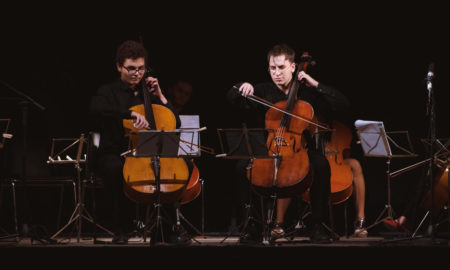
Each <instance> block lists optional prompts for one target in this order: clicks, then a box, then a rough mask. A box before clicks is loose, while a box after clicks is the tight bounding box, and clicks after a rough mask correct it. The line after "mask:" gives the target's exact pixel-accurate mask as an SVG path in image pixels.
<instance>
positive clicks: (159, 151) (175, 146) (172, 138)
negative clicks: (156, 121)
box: [128, 130, 198, 245]
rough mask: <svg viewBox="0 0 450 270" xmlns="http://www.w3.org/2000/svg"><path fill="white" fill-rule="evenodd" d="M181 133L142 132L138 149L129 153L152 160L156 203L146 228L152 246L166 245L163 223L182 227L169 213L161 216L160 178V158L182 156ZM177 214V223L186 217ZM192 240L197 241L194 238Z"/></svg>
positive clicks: (138, 135)
mask: <svg viewBox="0 0 450 270" xmlns="http://www.w3.org/2000/svg"><path fill="white" fill-rule="evenodd" d="M180 133H181V131H180V130H172V131H164V130H161V131H160V130H140V131H138V132H137V146H136V149H132V150H131V151H128V153H131V155H129V156H132V157H143V158H149V157H150V158H151V164H150V166H151V167H152V169H153V172H154V174H155V194H156V199H155V202H154V203H153V208H154V209H153V211H152V215H151V216H150V218H149V222H148V223H149V224H151V225H150V226H149V225H146V226H145V227H148V231H149V232H150V233H151V235H152V237H151V240H150V245H159V244H165V243H166V241H165V237H164V230H163V223H166V224H167V225H169V226H170V227H171V228H175V226H181V224H180V223H179V222H178V223H177V224H176V225H175V224H174V223H173V222H171V221H170V220H169V219H168V215H167V213H165V217H163V216H162V214H161V211H164V209H163V208H162V202H161V177H160V172H161V171H160V169H161V162H160V158H175V157H181V156H182V155H181V154H180V153H179V148H180ZM169 181H170V180H169ZM176 214H177V221H179V220H178V218H183V220H184V216H182V215H181V213H180V211H179V209H178V210H177V212H176ZM185 221H186V220H185ZM188 224H190V223H188ZM190 225H192V224H190ZM153 229H154V230H155V231H154V233H152V232H153ZM196 231H198V230H196ZM191 239H193V240H194V241H197V240H195V239H194V238H191ZM197 242H198V241H197Z"/></svg>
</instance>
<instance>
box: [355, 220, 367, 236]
mask: <svg viewBox="0 0 450 270" xmlns="http://www.w3.org/2000/svg"><path fill="white" fill-rule="evenodd" d="M354 226H355V232H354V233H353V236H354V237H367V235H368V232H367V229H366V220H365V219H364V218H360V219H357V220H356V221H355V224H354Z"/></svg>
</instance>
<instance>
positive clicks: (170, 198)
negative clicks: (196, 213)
mask: <svg viewBox="0 0 450 270" xmlns="http://www.w3.org/2000/svg"><path fill="white" fill-rule="evenodd" d="M142 84H143V87H142V91H143V97H144V104H141V105H136V106H133V107H131V108H130V110H131V111H135V112H137V113H139V114H142V115H145V117H146V119H147V121H148V122H149V123H150V125H151V126H150V127H149V128H152V129H155V130H160V131H171V130H175V128H176V118H175V115H174V114H173V112H172V111H171V110H170V109H168V108H167V107H165V106H162V105H158V104H152V103H151V100H150V93H149V91H148V88H147V85H146V84H145V83H142ZM123 127H124V129H125V135H126V136H129V137H130V141H131V144H132V147H133V148H132V149H136V147H137V132H138V131H139V130H138V129H137V128H135V127H134V125H133V122H132V120H130V119H124V120H123ZM156 166H157V167H158V169H159V170H158V171H159V186H158V185H157V183H156V182H157V177H156V176H157V175H155V169H156ZM123 175H124V181H125V184H124V192H125V194H126V195H127V197H128V198H129V199H131V200H133V201H135V202H137V203H147V204H149V203H152V202H153V201H155V199H156V197H157V196H158V195H159V196H160V197H159V198H160V200H161V202H175V201H177V200H180V199H181V197H182V195H183V193H184V191H185V189H186V184H187V183H188V180H189V177H190V176H189V168H188V165H187V163H186V160H185V159H184V158H182V157H161V158H160V157H153V158H152V157H133V156H127V157H126V158H125V163H124V166H123Z"/></svg>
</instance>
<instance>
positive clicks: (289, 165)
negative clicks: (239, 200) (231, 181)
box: [247, 52, 314, 196]
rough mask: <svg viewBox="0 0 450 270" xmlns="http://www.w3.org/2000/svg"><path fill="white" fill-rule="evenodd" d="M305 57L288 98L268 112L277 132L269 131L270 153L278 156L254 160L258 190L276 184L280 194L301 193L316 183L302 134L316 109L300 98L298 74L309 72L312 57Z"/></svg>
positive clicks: (253, 176)
mask: <svg viewBox="0 0 450 270" xmlns="http://www.w3.org/2000/svg"><path fill="white" fill-rule="evenodd" d="M301 60H302V61H301V62H300V63H299V64H298V67H297V71H296V72H295V76H293V81H292V84H291V87H290V91H289V96H288V99H287V100H284V101H280V102H277V103H276V104H274V106H273V107H272V106H271V108H270V109H268V111H267V112H266V115H265V126H266V129H269V130H275V131H276V133H275V134H273V133H269V135H268V138H267V141H266V143H267V148H268V156H270V155H272V156H273V157H274V158H273V159H272V158H261V159H255V160H253V161H252V165H251V166H250V169H249V170H248V172H247V178H248V179H249V180H250V181H251V183H252V185H254V186H255V187H257V189H260V190H261V191H264V189H267V188H270V187H276V188H277V189H278V190H279V195H280V196H290V194H292V193H294V194H301V193H302V192H303V191H304V190H305V189H306V188H307V187H308V186H309V185H310V184H311V182H312V177H309V176H310V166H309V157H308V153H307V149H306V141H305V140H304V139H303V138H302V135H303V131H304V130H305V129H306V128H308V126H309V124H310V123H311V120H312V118H313V116H314V110H313V108H312V106H311V105H310V104H309V103H308V102H306V101H303V100H297V93H298V89H299V86H300V83H301V82H299V81H298V80H297V78H298V73H299V72H300V71H306V68H307V66H308V65H309V64H310V63H311V56H310V55H309V54H308V53H307V52H306V53H304V54H303V55H302V58H301ZM253 97H254V98H255V96H253ZM285 112H287V113H285ZM292 115H296V116H297V117H291V116H292ZM299 117H300V118H301V119H299ZM302 119H304V120H302ZM305 120H306V121H305Z"/></svg>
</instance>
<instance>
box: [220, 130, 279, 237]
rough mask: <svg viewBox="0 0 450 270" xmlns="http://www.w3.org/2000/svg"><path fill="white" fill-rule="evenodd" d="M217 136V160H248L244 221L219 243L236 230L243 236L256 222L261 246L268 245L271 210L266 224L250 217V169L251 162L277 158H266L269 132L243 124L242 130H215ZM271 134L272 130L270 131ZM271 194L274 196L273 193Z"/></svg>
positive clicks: (251, 204)
mask: <svg viewBox="0 0 450 270" xmlns="http://www.w3.org/2000/svg"><path fill="white" fill-rule="evenodd" d="M217 132H218V136H219V143H220V147H221V151H222V154H218V155H216V157H219V158H225V159H240V160H249V165H248V167H247V170H248V171H249V178H250V179H249V181H250V184H249V190H248V194H249V196H248V199H247V200H248V201H247V203H246V204H245V209H246V211H245V219H244V220H243V221H242V222H241V224H240V225H239V226H237V227H236V228H235V229H233V230H231V231H230V232H229V233H228V234H227V235H226V236H225V238H224V239H223V240H222V241H221V243H223V242H224V241H225V240H226V239H227V238H228V237H230V236H231V235H232V234H233V233H234V232H235V230H236V229H239V230H240V234H239V236H240V237H241V236H243V234H244V232H245V230H246V229H247V226H248V225H249V222H250V221H256V222H259V223H260V224H261V225H262V227H263V232H262V238H263V244H268V243H269V237H268V228H267V226H268V225H269V224H271V220H272V217H273V208H271V209H269V213H268V218H267V222H264V221H263V220H261V221H260V220H258V219H256V218H255V217H253V216H252V215H251V212H252V209H253V203H252V193H253V191H254V190H253V185H252V169H253V166H252V164H253V162H254V160H255V159H262V158H264V159H274V161H275V160H276V159H277V158H278V157H279V156H277V155H274V156H268V155H267V153H268V152H269V151H268V149H267V142H266V141H267V134H268V132H270V130H267V129H263V128H250V129H249V128H247V126H246V125H245V124H243V128H242V129H234V128H231V129H217ZM271 132H273V130H272V131H271ZM222 134H225V137H226V140H223V135H222ZM273 194H276V193H275V192H273ZM273 198H274V204H275V202H276V195H275V197H273ZM262 204H263V203H262V197H261V205H262ZM263 217H264V210H263V207H261V216H260V218H261V219H263Z"/></svg>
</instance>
